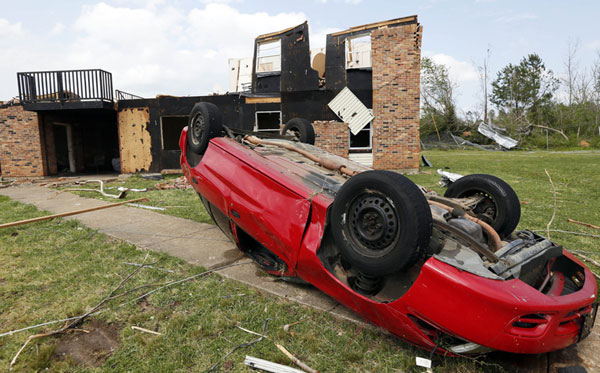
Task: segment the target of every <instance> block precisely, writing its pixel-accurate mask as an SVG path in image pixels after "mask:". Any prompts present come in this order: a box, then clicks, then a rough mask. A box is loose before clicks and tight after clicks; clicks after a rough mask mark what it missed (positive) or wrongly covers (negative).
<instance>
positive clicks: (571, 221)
mask: <svg viewBox="0 0 600 373" xmlns="http://www.w3.org/2000/svg"><path fill="white" fill-rule="evenodd" d="M567 221H568V222H569V223H575V224H579V225H583V226H584V227H588V228H594V229H600V226H597V225H594V224H590V223H584V222H582V221H577V220H574V219H567Z"/></svg>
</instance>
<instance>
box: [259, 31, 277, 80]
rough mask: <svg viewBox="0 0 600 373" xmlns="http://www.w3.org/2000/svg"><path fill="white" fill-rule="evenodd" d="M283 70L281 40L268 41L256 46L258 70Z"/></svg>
mask: <svg viewBox="0 0 600 373" xmlns="http://www.w3.org/2000/svg"><path fill="white" fill-rule="evenodd" d="M280 71H281V40H280V39H277V40H273V41H266V42H262V43H258V45H257V46H256V72H257V73H271V72H280Z"/></svg>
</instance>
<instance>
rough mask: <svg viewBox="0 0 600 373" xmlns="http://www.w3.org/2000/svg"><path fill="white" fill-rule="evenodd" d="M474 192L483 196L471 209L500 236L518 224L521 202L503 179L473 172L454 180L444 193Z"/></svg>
mask: <svg viewBox="0 0 600 373" xmlns="http://www.w3.org/2000/svg"><path fill="white" fill-rule="evenodd" d="M475 194H481V195H483V196H485V199H484V200H483V201H481V202H480V203H479V204H477V206H475V208H474V209H473V212H474V213H475V214H476V215H477V217H478V218H479V219H481V220H483V221H485V222H486V223H488V224H489V225H491V226H492V228H494V229H495V230H496V232H498V234H499V235H500V237H501V238H505V237H508V236H509V235H510V234H511V233H512V232H513V231H514V230H515V228H516V227H517V225H518V224H519V219H520V218H521V203H520V202H519V197H517V193H515V191H514V190H513V188H511V187H510V185H508V184H507V183H506V182H505V181H504V180H502V179H500V178H497V177H496V176H492V175H486V174H473V175H467V176H464V177H461V178H460V179H458V180H456V181H455V182H453V183H452V184H450V186H449V187H448V189H447V190H446V193H444V196H445V197H449V198H464V197H470V196H473V195H475Z"/></svg>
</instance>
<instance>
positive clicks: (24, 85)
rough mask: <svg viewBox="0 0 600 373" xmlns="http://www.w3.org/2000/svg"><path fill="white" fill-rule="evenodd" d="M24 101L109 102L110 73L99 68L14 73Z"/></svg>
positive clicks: (111, 98) (111, 91) (111, 93)
mask: <svg viewBox="0 0 600 373" xmlns="http://www.w3.org/2000/svg"><path fill="white" fill-rule="evenodd" d="M17 83H18V85H19V99H20V100H21V102H24V103H38V102H66V101H108V102H112V101H113V85H112V74H111V73H109V72H108V71H104V70H100V69H92V70H63V71H34V72H23V73H17Z"/></svg>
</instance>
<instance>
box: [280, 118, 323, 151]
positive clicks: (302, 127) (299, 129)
mask: <svg viewBox="0 0 600 373" xmlns="http://www.w3.org/2000/svg"><path fill="white" fill-rule="evenodd" d="M281 134H282V135H284V136H285V135H296V137H297V138H298V140H300V142H303V143H306V144H310V145H314V144H315V129H314V128H313V126H312V124H310V122H309V121H307V120H306V119H302V118H292V119H290V120H288V122H287V123H286V124H285V126H284V127H283V129H282V130H281Z"/></svg>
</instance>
